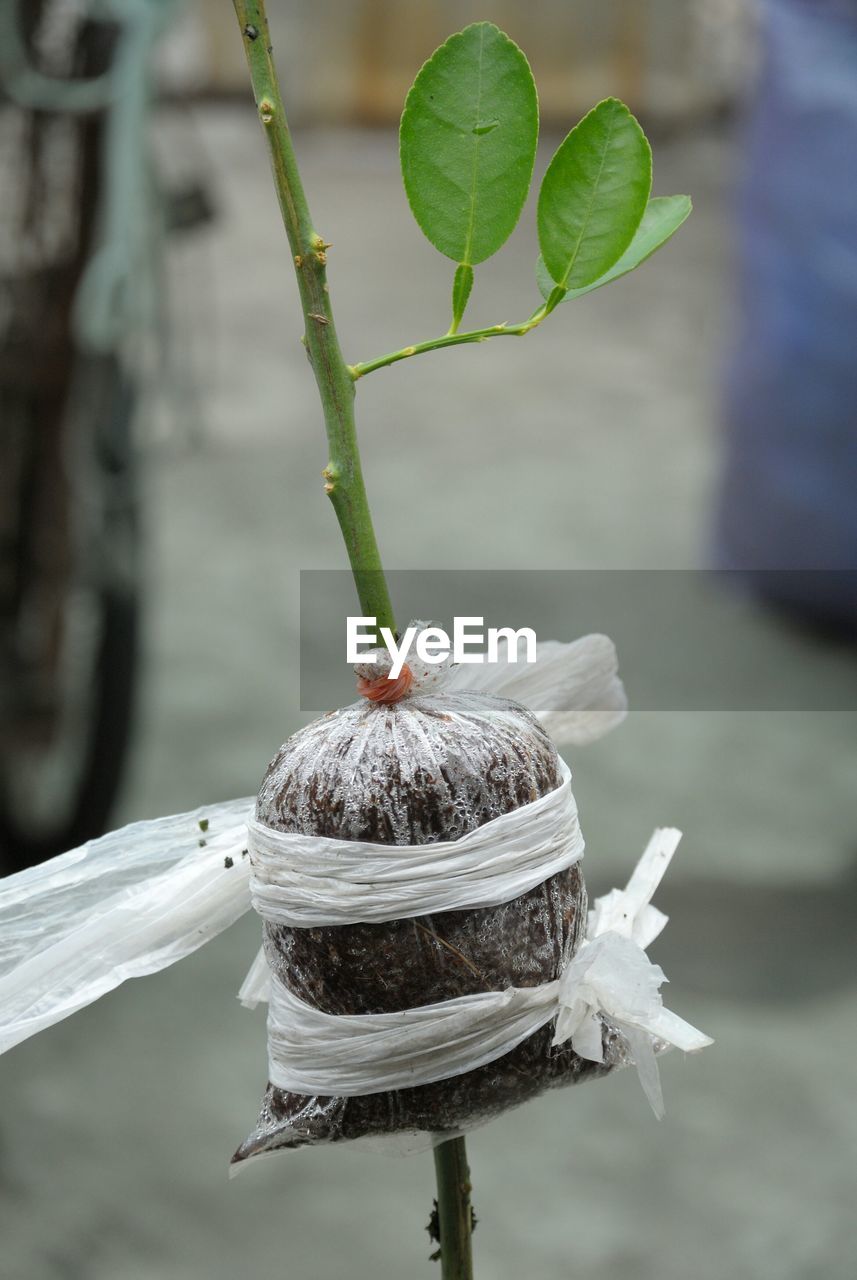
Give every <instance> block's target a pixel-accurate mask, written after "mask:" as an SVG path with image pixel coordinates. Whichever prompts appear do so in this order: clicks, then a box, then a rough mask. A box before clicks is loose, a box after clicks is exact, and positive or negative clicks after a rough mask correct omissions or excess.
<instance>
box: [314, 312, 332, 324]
mask: <svg viewBox="0 0 857 1280" xmlns="http://www.w3.org/2000/svg"><path fill="white" fill-rule="evenodd" d="M309 318H310V320H315V322H316V324H330V321H329V320H328V318H327V316H322V315H319V313H318V312H317V311H310V312H309Z"/></svg>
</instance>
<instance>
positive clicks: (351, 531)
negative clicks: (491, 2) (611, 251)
mask: <svg viewBox="0 0 857 1280" xmlns="http://www.w3.org/2000/svg"><path fill="white" fill-rule="evenodd" d="M233 3H234V6H235V13H236V15H237V17H238V22H239V24H240V26H241V34H242V37H243V40H244V49H245V52H246V54H247V63H248V65H249V67H250V79H251V81H252V84H253V92H254V95H255V98H256V107H257V110H258V112H259V119H260V120H261V122H262V125H263V127H264V129H265V134H266V136H267V139H268V146H269V149H270V152H271V164H272V167H273V171H274V183H275V185H276V188H277V196H278V198H279V202H280V210H281V212H282V215H283V222H284V224H285V228H286V234H287V236H288V239H289V245H290V247H291V251H292V257H293V260H294V264H295V273H296V275H297V281H298V290H299V293H300V299H301V306H302V308H303V313H304V321H305V323H306V334H305V342H306V347H307V352H308V354H309V358H310V362H311V364H312V367H313V372H314V373H315V379H316V382H317V384H318V390H319V395H320V396H321V403H322V408H323V410H324V421H325V427H326V429H327V439H328V447H329V450H330V457H329V461H328V464H327V466H326V467H325V469H324V473H323V474H324V478H325V481H326V483H325V486H324V488H325V492H326V493H327V494H328V496H329V497H330V500H331V502H332V503H333V507H334V510H335V512H336V516H337V519H338V520H339V526H340V528H341V530H342V536H343V538H344V539H345V545H346V548H347V550H348V558H349V561H350V563H351V569H352V572H353V574H354V582H355V585H356V587H357V594H358V597H359V599H360V606H361V608H362V610H363V612H364V614H366V615H367V616H373V617H375V618H376V619H377V622H378V626H379V627H380V626H387V627H390V628H391V629H393V630H395V621H394V618H393V610H392V607H391V604H390V597H389V593H388V590H387V584H386V580H385V578H384V571H383V568H382V566H381V557H380V554H379V551H378V544H377V542H376V540H375V532H374V529H373V527H372V517H371V514H370V512H369V503H368V499H367V497H366V488H365V485H364V483H363V475H362V471H361V468H360V454H359V451H358V447H357V431H356V426H355V422H354V390H355V389H354V374H353V372H352V371H351V369H349V367H348V366H347V365H346V363H345V361H344V359H343V356H342V351H341V348H340V346H339V340H338V338H337V336H336V327H335V325H334V322H333V311H332V308H331V304H330V295H329V292H328V286H327V270H326V262H327V258H326V254H327V250H328V249H329V248H330V246H329V245H327V244H325V242H324V241H323V240H322V238H321V236H319V235H318V234H317V232H316V231H315V229H314V227H313V224H312V219H311V217H310V212H309V207H308V205H307V200H306V196H305V194H304V189H303V184H302V182H301V179H300V173H299V171H298V165H297V159H296V157H295V152H294V147H293V146H292V140H291V135H290V133H289V127H288V122H287V120H286V114H285V111H284V109H283V102H282V97H281V95H280V89H279V84H278V81H277V73H276V70H275V68H274V63H273V59H272V56H271V38H270V34H269V31H268V19H267V15H266V13H265V3H264V0H233ZM461 337H462V338H463V339H465V340H467V339H466V338H465V335H461ZM469 340H470V341H475V339H473V338H471V339H469ZM406 354H410V353H406ZM395 358H398V359H402V358H404V357H403V356H398V357H395ZM378 367H380V366H378ZM358 376H359V375H358ZM435 1165H436V1169H437V1183H438V1213H439V1220H440V1223H441V1232H442V1233H443V1240H442V1243H441V1251H442V1258H443V1280H472V1275H473V1271H472V1265H471V1258H470V1232H471V1210H470V1174H469V1171H468V1168H467V1156H466V1152H465V1148H464V1139H463V1138H456V1139H453V1140H452V1141H450V1142H445V1143H443V1145H442V1146H440V1147H438V1148H437V1150H436V1152H435Z"/></svg>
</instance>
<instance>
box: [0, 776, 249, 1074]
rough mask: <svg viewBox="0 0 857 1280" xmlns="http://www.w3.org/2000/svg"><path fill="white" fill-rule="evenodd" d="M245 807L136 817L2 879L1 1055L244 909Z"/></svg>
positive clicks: (183, 952)
mask: <svg viewBox="0 0 857 1280" xmlns="http://www.w3.org/2000/svg"><path fill="white" fill-rule="evenodd" d="M252 804H253V802H252V800H232V801H230V802H229V803H227V804H217V805H209V806H207V807H205V808H202V809H195V810H194V811H193V812H192V813H182V814H179V815H177V816H175V817H170V818H158V819H156V820H155V821H153V822H136V823H134V824H133V825H132V826H128V827H124V828H122V830H121V831H114V832H112V833H111V834H110V835H107V836H103V837H102V838H101V839H100V840H93V841H91V842H90V843H89V844H85V845H82V846H81V847H80V848H79V849H73V850H71V852H69V853H64V854H62V855H61V856H60V857H58V858H52V859H51V860H50V861H49V862H44V863H41V864H40V865H38V866H35V867H29V868H28V869H27V870H26V871H20V872H18V873H17V874H16V875H13V876H7V878H6V879H5V880H0V1053H3V1052H5V1051H6V1050H7V1049H11V1048H12V1046H13V1045H16V1044H18V1043H19V1042H20V1041H21V1040H26V1038H27V1037H28V1036H31V1035H34V1034H35V1033H36V1032H37V1031H42V1030H44V1028H45V1027H49V1026H52V1025H53V1023H55V1022H59V1021H60V1019H62V1018H65V1017H67V1016H68V1015H69V1014H70V1013H74V1012H75V1011H76V1010H78V1009H82V1008H84V1006H85V1005H88V1004H91V1003H92V1001H93V1000H97V999H98V997H99V996H102V995H104V994H105V993H106V992H107V991H112V990H113V988H114V987H118V986H119V984H120V983H121V982H124V981H125V980H126V979H127V978H136V977H139V976H141V975H142V974H146V973H156V972H157V971H158V970H159V969H165V968H166V967H167V966H168V965H171V964H174V963H175V962H176V961H177V960H181V959H182V958H183V957H184V956H187V955H190V954H191V952H192V951H196V950H197V948H198V947H201V946H203V945H204V944H205V943H206V942H208V941H209V940H210V939H211V938H214V937H216V936H217V934H218V933H220V932H221V931H222V930H223V929H226V928H227V927H228V926H229V925H230V924H232V923H233V922H234V921H235V920H237V919H238V917H239V916H241V915H243V914H244V912H245V911H246V910H247V909H248V908H249V906H250V892H249V888H248V881H249V872H250V868H249V858H247V857H242V850H246V847H247V826H246V824H247V818H248V817H249V815H250V812H251V809H252ZM203 826H204V827H205V830H204V831H203V830H202V827H203Z"/></svg>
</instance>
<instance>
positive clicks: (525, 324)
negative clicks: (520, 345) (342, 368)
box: [348, 303, 556, 382]
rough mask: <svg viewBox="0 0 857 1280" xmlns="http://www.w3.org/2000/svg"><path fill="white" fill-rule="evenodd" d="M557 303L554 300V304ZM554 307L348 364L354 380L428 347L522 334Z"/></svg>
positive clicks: (449, 345) (542, 307) (461, 344)
mask: <svg viewBox="0 0 857 1280" xmlns="http://www.w3.org/2000/svg"><path fill="white" fill-rule="evenodd" d="M554 305H556V304H554ZM552 310H553V307H552V306H550V304H549V303H545V304H544V305H543V306H541V307H539V308H538V310H537V311H534V312H533V314H532V315H531V316H530V318H529V319H528V320H522V321H521V323H520V324H506V323H503V324H494V325H489V326H488V328H486V329H468V330H466V331H465V332H464V333H454V332H452V330H450V332H449V333H444V334H443V335H442V336H441V337H439V338H429V339H428V340H427V341H426V342H415V343H413V344H412V345H411V346H409V347H400V348H399V350H398V351H390V352H388V353H387V355H385V356H377V357H376V358H375V359H374V360H364V361H363V362H361V363H360V364H352V365H349V366H348V371H349V373H350V375H351V377H352V379H353V380H354V381H355V382H356V381H357V380H358V379H359V378H365V377H366V375H367V373H374V372H375V371H376V370H377V369H386V368H387V366H388V365H391V364H398V362H399V361H400V360H409V359H410V358H411V356H420V355H425V353H426V352H427V351H441V350H443V348H444V347H463V346H466V345H467V344H469V343H474V342H488V341H489V339H491V338H524V337H526V335H527V334H528V333H529V332H530V331H531V330H532V329H535V328H537V327H538V326H539V325H540V324H541V322H542V321H543V320H544V319H545V317H546V316H548V315H549V314H550V312H551V311H552Z"/></svg>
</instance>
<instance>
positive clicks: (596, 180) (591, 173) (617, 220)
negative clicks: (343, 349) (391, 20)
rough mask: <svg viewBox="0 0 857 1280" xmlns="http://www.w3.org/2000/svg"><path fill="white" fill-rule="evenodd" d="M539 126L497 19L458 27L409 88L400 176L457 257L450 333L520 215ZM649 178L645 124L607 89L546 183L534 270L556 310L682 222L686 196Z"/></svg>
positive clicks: (642, 256)
mask: <svg viewBox="0 0 857 1280" xmlns="http://www.w3.org/2000/svg"><path fill="white" fill-rule="evenodd" d="M538 130H539V112H538V98H537V95H536V86H535V83H534V81H533V76H532V72H531V71H530V67H529V64H528V62H527V60H526V58H525V57H524V55H523V53H522V52H521V50H520V49H519V48H518V46H517V45H516V44H515V43H514V42H513V41H512V40H510V39H509V37H508V36H506V35H504V34H503V32H502V31H500V30H498V28H497V27H495V26H493V25H492V24H491V23H488V22H477V23H474V24H473V25H472V26H469V27H466V28H465V30H464V31H461V32H459V33H458V34H457V35H454V36H451V37H450V39H449V40H447V41H446V43H445V44H443V45H441V47H440V48H439V49H438V50H437V51H436V52H435V53H434V54H433V56H432V57H431V58H430V59H429V61H428V62H427V63H426V64H425V66H424V67H423V68H422V70H421V71H420V73H419V75H418V76H417V78H416V80H415V81H414V84H413V86H412V88H411V90H410V92H409V94H408V97H407V101H406V102H405V109H404V113H403V115H402V122H401V129H400V154H401V162H402V176H403V178H404V183H405V191H406V192H407V196H408V200H409V202H410V205H411V208H412V210H413V213H414V217H415V218H416V220H417V222H418V223H419V226H420V228H421V229H422V231H423V232H424V234H425V235H426V236H427V238H428V239H429V240H430V241H431V243H432V244H433V245H434V246H435V248H437V249H439V250H440V252H441V253H443V254H445V255H446V256H447V257H448V258H452V260H453V261H454V262H456V263H457V264H458V266H457V269H456V273H455V281H454V285H453V324H452V332H454V331H455V330H456V329H457V327H458V325H459V323H460V321H461V318H462V316H463V314H464V309H465V307H466V305H467V301H468V298H469V296H470V290H471V288H472V285H473V268H474V266H476V265H477V264H478V263H480V262H484V261H485V259H486V258H489V257H491V255H492V254H494V253H496V252H497V250H498V249H499V248H500V247H501V246H502V245H503V244H504V243H505V242H506V240H507V239H508V238H509V236H510V235H511V233H512V231H513V230H514V228H515V225H516V223H517V221H518V219H519V217H520V215H521V210H522V209H523V207H524V203H525V201H526V198H527V193H528V191H529V187H530V182H531V180H532V174H533V164H534V161H535V155H536V144H537V141H538ZM651 185H652V154H651V149H650V147H649V144H648V142H647V141H646V137H645V134H644V133H643V131H642V129H641V128H640V126H639V124H638V123H637V121H636V120H635V119H634V117H633V116H632V115H631V113H630V111H629V110H628V108H627V107H626V106H625V105H624V104H623V103H621V102H619V101H617V99H615V98H607V99H606V100H605V101H604V102H601V103H599V104H598V106H597V107H594V108H593V110H592V111H590V112H589V114H588V115H586V116H584V118H583V119H582V120H581V121H580V123H579V124H578V125H577V126H576V127H575V128H574V129H572V131H571V133H569V135H568V136H567V137H566V138H565V140H564V141H563V142H562V144H561V145H560V147H559V148H558V150H557V152H556V154H555V155H554V157H553V159H552V160H551V162H550V165H549V166H548V169H547V172H546V174H545V177H544V180H543V182H542V186H541V190H540V192H539V201H538V219H537V221H538V234H539V247H540V249H541V257H540V258H539V262H538V265H537V272H536V274H537V280H538V285H539V289H540V290H541V293H542V295H543V297H544V298H545V300H546V301H547V303H548V309H552V308H553V307H554V306H556V305H557V304H558V303H559V302H563V301H565V300H566V299H569V298H575V297H579V296H580V295H581V294H583V293H588V292H590V291H591V290H593V289H597V288H600V287H601V285H604V284H607V283H609V281H611V280H615V279H618V277H619V276H621V275H625V274H626V273H627V272H629V271H632V270H633V269H634V267H637V266H639V265H640V263H641V262H644V261H645V260H646V258H648V257H649V256H650V255H651V254H652V253H654V252H655V250H656V249H658V248H660V246H661V245H662V244H664V243H665V241H666V240H668V239H669V238H670V236H671V235H672V234H673V233H674V232H675V231H676V230H677V229H678V227H679V226H681V224H682V222H684V220H685V218H686V217H687V216H688V214H689V213H690V200H689V199H688V197H687V196H666V197H661V198H656V199H650V192H651Z"/></svg>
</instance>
